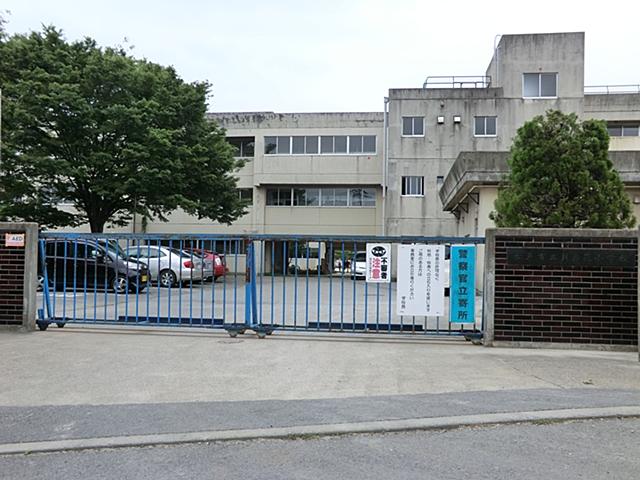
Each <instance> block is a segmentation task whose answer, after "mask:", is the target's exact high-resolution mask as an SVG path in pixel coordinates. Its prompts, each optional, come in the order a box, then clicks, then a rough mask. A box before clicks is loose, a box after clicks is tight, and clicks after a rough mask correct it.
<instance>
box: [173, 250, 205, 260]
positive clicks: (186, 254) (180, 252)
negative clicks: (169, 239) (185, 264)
mask: <svg viewBox="0 0 640 480" xmlns="http://www.w3.org/2000/svg"><path fill="white" fill-rule="evenodd" d="M169 252H170V253H171V255H179V256H180V257H183V258H191V256H194V257H196V258H199V257H198V255H197V254H195V253H190V252H185V251H184V250H180V249H179V248H170V249H169Z"/></svg>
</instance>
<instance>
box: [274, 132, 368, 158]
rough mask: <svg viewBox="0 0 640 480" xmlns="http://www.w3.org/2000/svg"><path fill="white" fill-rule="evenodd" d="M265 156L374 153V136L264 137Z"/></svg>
mask: <svg viewBox="0 0 640 480" xmlns="http://www.w3.org/2000/svg"><path fill="white" fill-rule="evenodd" d="M264 153H265V155H317V154H318V153H319V154H320V155H347V154H349V155H363V154H375V153H376V136H375V135H322V136H317V135H307V136H301V135H300V136H291V137H286V136H282V137H264Z"/></svg>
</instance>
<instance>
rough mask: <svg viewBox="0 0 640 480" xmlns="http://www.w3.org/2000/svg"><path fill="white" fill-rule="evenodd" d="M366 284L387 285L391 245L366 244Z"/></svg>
mask: <svg viewBox="0 0 640 480" xmlns="http://www.w3.org/2000/svg"><path fill="white" fill-rule="evenodd" d="M366 274H367V282H368V283H389V282H390V281H391V244H390V243H367V267H366Z"/></svg>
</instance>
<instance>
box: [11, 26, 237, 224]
mask: <svg viewBox="0 0 640 480" xmlns="http://www.w3.org/2000/svg"><path fill="white" fill-rule="evenodd" d="M0 88H2V96H3V98H2V100H3V102H2V109H3V111H2V117H3V118H2V120H3V121H2V164H1V165H0V218H5V219H24V220H30V221H36V222H38V223H40V224H41V225H43V226H46V227H56V226H74V225H79V224H83V223H86V222H88V223H89V225H90V226H91V231H92V232H102V231H103V229H104V227H105V225H106V224H114V225H123V224H126V223H127V222H128V221H130V220H131V218H132V216H133V214H134V213H136V214H139V215H142V216H143V218H145V219H146V218H149V217H152V216H153V217H157V218H159V219H161V220H163V221H166V215H167V214H168V213H169V212H171V211H173V210H175V209H177V208H182V209H183V210H184V211H186V212H187V213H189V214H192V215H196V216H198V217H199V218H209V219H211V220H214V221H219V222H222V223H227V224H228V223H231V222H232V221H233V220H235V219H236V218H238V217H239V216H240V215H242V214H243V213H245V207H246V205H245V203H244V202H242V201H240V199H239V196H238V194H237V190H236V179H235V176H234V172H235V171H236V170H237V169H238V168H240V167H241V166H242V164H241V163H240V162H239V161H237V160H236V159H234V156H233V155H234V148H233V147H232V146H231V145H229V144H228V143H227V142H226V140H225V134H224V131H223V130H222V129H221V128H220V127H219V126H217V125H216V124H215V123H213V122H210V121H208V120H207V119H206V100H207V95H208V93H209V89H210V86H209V84H207V83H205V82H195V83H185V82H184V81H183V80H182V79H181V78H180V77H179V76H178V75H177V73H176V72H175V70H174V69H173V68H171V67H164V66H160V65H157V64H154V63H152V62H149V61H146V60H139V59H135V58H133V57H131V56H130V55H129V54H128V53H127V52H126V51H125V50H124V49H123V48H121V47H118V48H100V47H99V46H98V45H97V44H96V42H95V41H94V40H92V39H90V38H85V39H83V40H80V41H73V42H69V41H67V40H66V39H65V38H64V36H63V35H62V33H61V31H59V30H57V29H56V28H54V27H45V28H44V29H43V31H42V32H34V33H31V34H29V35H13V36H7V35H6V34H5V35H0ZM62 200H64V201H65V202H66V203H69V204H72V205H73V206H74V207H75V208H74V209H73V210H75V212H73V213H70V212H69V211H68V210H69V209H67V210H66V211H65V209H64V208H59V204H60V202H61V201H62Z"/></svg>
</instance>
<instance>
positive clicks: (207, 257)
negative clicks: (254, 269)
mask: <svg viewBox="0 0 640 480" xmlns="http://www.w3.org/2000/svg"><path fill="white" fill-rule="evenodd" d="M185 252H193V253H194V254H196V255H199V256H200V257H202V258H203V259H204V261H205V272H207V273H206V276H205V280H213V281H214V282H215V281H216V280H217V279H218V278H220V277H222V276H224V275H225V274H226V273H227V272H228V271H229V269H228V268H227V264H226V261H225V257H224V255H222V254H221V253H216V252H212V251H211V250H203V249H201V248H185Z"/></svg>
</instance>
